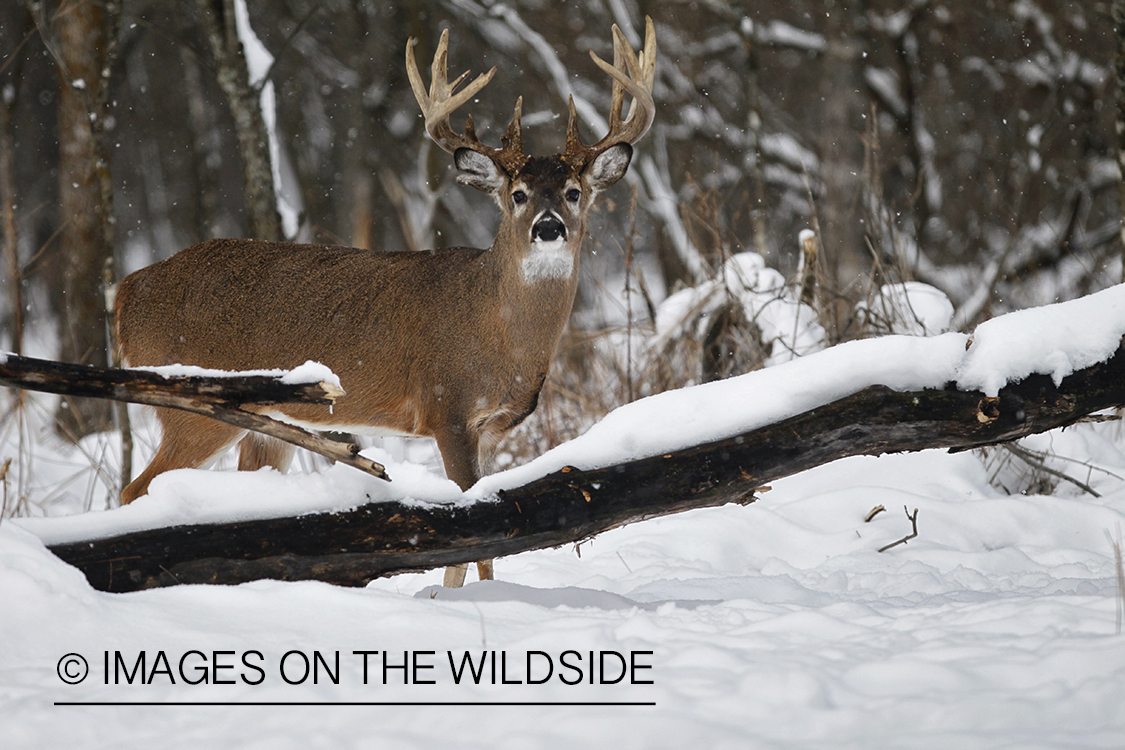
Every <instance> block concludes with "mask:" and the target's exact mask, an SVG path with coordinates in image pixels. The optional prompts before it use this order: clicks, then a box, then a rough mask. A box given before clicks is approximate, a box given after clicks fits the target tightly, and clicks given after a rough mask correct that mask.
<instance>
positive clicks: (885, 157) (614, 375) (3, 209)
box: [0, 0, 1122, 457]
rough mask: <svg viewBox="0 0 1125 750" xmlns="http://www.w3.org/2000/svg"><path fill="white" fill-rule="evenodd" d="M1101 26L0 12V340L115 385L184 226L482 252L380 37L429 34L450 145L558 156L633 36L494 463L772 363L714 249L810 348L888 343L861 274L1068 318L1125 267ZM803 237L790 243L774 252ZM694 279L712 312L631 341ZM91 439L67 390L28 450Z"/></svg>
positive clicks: (960, 315)
mask: <svg viewBox="0 0 1125 750" xmlns="http://www.w3.org/2000/svg"><path fill="white" fill-rule="evenodd" d="M1112 5H1113V4H1112V3H1109V2H1094V3H1089V2H1070V1H1068V0H1038V1H1036V0H1016V1H1015V2H1008V1H1003V0H973V1H971V2H970V1H969V0H912V1H911V2H883V1H880V0H869V1H867V2H812V1H811V0H810V1H804V0H797V1H796V2H793V1H791V0H785V1H784V2H781V1H776V0H759V1H758V2H754V3H744V2H729V1H726V0H709V1H700V2H686V1H685V2H679V1H663V2H644V1H635V0H577V1H574V2H564V3H558V2H547V1H546V0H512V1H511V2H504V3H501V2H493V1H491V0H480V1H478V0H440V1H431V2H422V1H418V0H415V1H409V0H408V1H404V2H396V3H394V4H388V3H383V2H375V1H374V0H319V1H311V0H198V2H193V1H191V0H181V1H179V2H172V1H169V0H58V1H57V2H54V1H52V2H46V1H41V0H34V1H33V0H17V1H15V2H5V3H0V199H2V202H0V237H2V239H3V243H4V245H3V248H4V267H3V268H4V274H3V276H4V278H3V280H2V283H0V288H2V289H3V290H4V291H3V295H4V297H3V303H2V304H0V349H6V350H12V351H21V350H30V351H29V353H35V354H38V355H42V356H49V357H53V358H58V359H62V360H65V361H69V362H80V363H90V364H101V365H104V364H109V363H112V356H111V352H112V343H111V341H110V337H109V333H110V332H109V326H108V325H107V317H106V298H107V295H106V292H107V290H112V285H113V283H114V281H115V280H116V279H118V278H121V277H123V276H124V275H125V274H127V273H129V272H131V271H133V270H136V269H137V268H140V267H142V266H145V265H147V264H149V263H152V262H154V261H157V260H160V259H162V258H165V257H167V256H169V255H171V254H172V253H174V252H176V251H177V250H179V249H181V248H183V247H187V246H189V245H191V244H194V243H196V242H199V241H202V240H204V239H207V238H210V237H224V236H254V237H259V238H263V239H283V238H288V239H295V240H297V241H301V242H322V243H330V244H342V245H351V246H357V247H368V248H379V249H388V250H403V251H413V250H420V249H425V248H429V247H435V246H453V245H472V246H478V247H486V246H488V245H489V244H490V243H491V238H492V236H493V232H494V229H495V226H496V223H497V214H496V211H495V209H494V207H492V206H491V204H490V203H489V201H488V199H487V198H486V197H485V196H483V195H479V194H476V193H475V192H474V191H471V190H468V189H465V188H462V187H460V186H458V185H456V184H455V183H454V182H453V180H452V175H451V172H452V169H451V164H450V162H451V160H450V159H449V157H448V155H446V154H445V153H444V152H442V151H441V150H440V149H438V148H436V147H434V146H433V145H432V144H431V143H430V142H429V141H428V139H427V138H426V136H425V132H424V129H423V127H422V119H421V117H420V115H419V112H418V109H417V105H416V104H415V101H414V98H413V95H412V93H411V92H410V87H409V84H408V81H407V79H406V75H405V67H404V62H403V50H404V47H405V44H406V40H407V39H408V38H409V37H415V38H417V39H418V40H419V41H418V47H417V54H418V56H419V59H420V60H428V59H429V58H430V56H431V55H432V52H433V48H434V46H435V44H436V41H437V38H438V35H439V34H440V31H441V30H442V29H443V28H446V27H449V28H451V29H452V43H451V51H450V67H451V70H452V71H453V72H454V73H457V72H460V71H461V70H465V69H469V68H471V69H472V70H474V71H477V72H480V71H483V70H487V69H488V68H490V67H491V66H493V65H495V66H497V67H498V72H497V77H496V80H495V81H494V82H493V84H492V85H490V86H489V87H487V88H486V89H485V90H484V91H483V92H482V93H481V95H480V97H479V98H478V100H477V101H475V102H474V103H473V104H472V105H471V107H468V108H466V109H467V110H471V112H472V114H473V116H474V119H475V121H476V125H477V129H478V132H480V133H481V136H482V139H483V140H485V141H486V142H497V141H498V137H499V134H500V133H501V132H502V131H503V128H504V127H505V126H506V123H507V121H508V118H509V117H510V113H511V111H512V106H513V104H514V99H515V97H516V96H517V95H522V96H523V97H524V107H523V111H524V116H523V124H524V126H525V139H526V142H527V144H528V147H529V151H530V152H532V153H540V154H543V153H551V152H555V151H559V150H561V148H562V145H563V144H562V136H563V132H564V130H565V114H566V97H567V96H568V95H570V94H573V95H574V96H575V98H576V100H577V101H578V103H579V111H580V117H581V119H582V126H583V128H584V132H585V133H586V134H587V136H588V137H589V136H593V137H595V138H596V137H598V136H600V135H601V133H600V132H597V130H598V126H599V125H600V122H599V118H604V117H605V113H606V112H607V111H608V101H609V93H610V87H609V82H608V79H606V77H605V76H604V74H602V73H601V72H600V71H598V70H597V68H596V67H595V66H594V65H593V64H592V63H591V61H590V59H589V57H588V55H587V50H590V49H592V50H594V51H595V52H597V53H598V54H599V55H601V56H602V57H608V56H609V54H610V51H611V50H610V44H611V41H610V40H611V37H610V33H609V28H610V26H611V24H614V23H617V24H618V25H619V26H620V27H621V28H622V29H623V30H624V31H625V34H626V36H627V38H629V39H630V40H631V41H632V42H633V44H634V46H635V47H636V46H638V43H639V37H638V32H639V30H640V29H641V28H642V23H643V19H644V17H645V16H646V15H648V16H651V17H652V19H653V21H654V23H655V25H656V32H657V38H658V40H659V45H660V55H659V62H658V67H657V77H656V86H655V101H656V104H657V116H656V122H655V124H654V127H653V130H652V131H651V132H650V134H649V135H648V136H647V138H646V139H645V141H644V142H643V143H641V144H639V147H638V153H637V156H636V158H635V160H634V163H633V166H632V168H631V170H630V176H629V180H628V181H627V184H623V186H620V187H617V188H615V189H614V190H613V191H612V192H611V193H610V194H609V195H608V196H607V199H606V200H605V201H604V203H603V204H602V206H601V207H600V209H599V210H598V212H597V213H596V215H595V216H594V217H593V219H592V222H591V224H592V228H591V238H590V240H589V242H588V247H587V253H586V254H585V256H584V259H583V266H582V285H581V289H580V292H579V300H578V304H577V305H576V309H575V312H574V316H573V318H572V321H571V326H570V331H569V332H568V334H567V337H566V340H565V341H564V347H563V350H562V352H561V354H560V358H559V360H560V361H559V364H558V366H557V367H556V368H555V370H554V372H553V374H552V378H551V381H550V383H549V384H548V387H547V389H546V392H545V398H544V402H543V404H544V405H543V407H542V408H541V409H540V413H538V414H537V419H536V420H533V421H532V424H531V425H529V426H528V428H527V429H525V430H524V431H523V432H522V433H521V434H520V435H517V440H519V441H522V443H520V444H519V445H514V446H509V447H508V450H507V455H509V457H511V456H512V455H514V456H516V457H520V456H528V455H534V454H536V453H539V452H542V450H544V449H546V448H547V447H550V446H551V445H554V444H556V443H557V442H559V441H560V440H562V439H565V438H567V437H570V436H573V435H574V434H576V433H577V432H579V431H580V430H581V429H583V428H584V427H585V426H588V425H589V424H590V423H591V422H592V421H593V420H595V419H597V418H598V417H600V416H601V415H602V414H604V413H605V412H606V411H608V410H609V409H611V408H613V407H614V406H617V405H619V404H620V403H622V402H624V401H628V400H631V399H633V398H635V397H637V396H639V395H645V394H648V393H652V392H655V391H658V390H662V389H664V388H668V387H675V386H679V385H684V384H687V383H691V382H698V381H700V380H708V379H714V378H717V377H725V376H727V375H731V374H737V373H740V372H744V371H746V370H749V369H753V368H755V367H760V366H762V365H763V364H769V363H772V362H773V361H777V360H778V355H779V351H778V347H784V346H786V344H785V342H784V341H781V340H780V339H778V338H776V337H774V338H773V339H771V338H770V337H769V336H768V335H763V325H762V324H761V321H758V320H756V319H755V312H754V310H753V309H751V306H748V305H746V304H742V303H739V301H738V300H737V299H736V298H737V297H738V294H737V293H734V294H731V293H730V289H729V286H730V285H729V283H728V280H727V278H726V277H725V276H724V275H723V274H721V273H719V270H720V269H722V268H724V267H727V268H729V267H731V266H730V259H731V258H732V257H734V256H737V254H739V253H744V252H747V251H749V252H754V253H757V254H758V255H760V256H761V258H762V259H764V263H765V266H768V267H769V268H772V269H776V270H777V271H778V272H780V274H781V276H782V277H783V278H784V279H787V280H790V281H791V282H792V288H791V289H788V288H786V289H782V288H781V287H778V288H777V289H776V290H775V294H776V295H778V296H779V298H780V297H781V296H784V295H790V296H791V297H793V301H794V302H796V301H797V300H799V301H800V303H801V304H803V305H805V306H807V308H808V309H811V310H812V311H813V312H814V313H815V317H816V324H817V326H818V328H817V330H818V331H819V333H818V337H819V338H818V341H817V344H816V345H817V346H823V345H829V344H832V343H837V342H839V341H843V340H847V339H852V338H858V337H863V336H869V335H876V334H880V333H885V332H888V331H891V330H898V327H896V324H895V321H894V320H892V318H893V317H894V315H893V314H888V315H881V314H879V313H878V310H879V309H880V308H879V306H878V305H877V304H875V302H873V299H874V298H878V297H879V296H880V295H881V290H883V288H884V285H885V284H888V283H899V282H910V281H920V282H925V283H926V284H928V285H930V286H932V287H934V288H936V289H937V290H940V291H941V292H942V293H944V295H945V296H946V297H948V299H949V300H950V301H951V303H952V308H953V311H952V316H951V317H950V318H949V320H948V322H947V324H946V325H945V326H944V327H947V328H953V329H959V330H971V329H972V327H973V326H974V325H975V324H976V323H978V322H980V321H981V320H984V319H986V318H988V317H991V316H993V315H995V314H998V313H1001V312H1004V311H1008V310H1012V309H1020V308H1024V307H1028V306H1033V305H1038V304H1044V303H1047V302H1053V301H1058V300H1063V299H1070V298H1073V297H1077V296H1081V295H1083V294H1087V293H1089V292H1091V291H1096V290H1098V289H1101V288H1105V287H1107V286H1110V285H1112V284H1115V283H1118V282H1119V281H1120V280H1121V277H1122V263H1121V253H1122V244H1121V231H1120V216H1121V209H1120V206H1121V199H1120V197H1119V195H1120V192H1119V183H1120V170H1119V167H1118V161H1117V160H1118V156H1117V154H1118V145H1117V138H1116V136H1115V131H1114V128H1115V119H1116V112H1117V104H1116V103H1117V99H1118V96H1117V89H1118V86H1117V80H1116V77H1115V74H1114V70H1115V56H1116V55H1117V49H1118V41H1117V37H1116V33H1115V28H1116V25H1115V21H1114V13H1113V10H1114V9H1113V7H1111V6H1112ZM250 29H252V31H250ZM599 113H600V114H599ZM804 229H812V230H813V231H814V232H815V233H816V240H817V241H818V242H819V244H817V242H815V241H814V242H813V243H812V244H810V245H807V246H806V247H804V248H802V244H801V243H800V242H799V241H798V236H799V233H800V232H801V231H802V230H804ZM736 267H738V264H736ZM708 284H711V285H712V287H709V288H711V289H712V291H713V290H714V288H715V286H716V285H717V286H718V287H720V288H723V287H725V288H726V291H727V293H728V296H729V297H730V298H731V303H730V304H725V305H724V304H718V305H716V304H713V299H711V300H710V301H708V302H707V304H706V305H701V306H700V305H697V307H699V308H700V309H696V310H694V311H690V310H689V311H687V312H684V311H683V310H682V309H680V310H679V311H678V312H680V313H683V314H682V315H681V316H680V318H681V319H680V320H677V321H673V322H672V323H668V321H667V320H664V321H663V322H662V321H661V320H660V318H661V317H662V316H661V309H662V307H661V305H662V302H663V301H664V300H666V298H668V297H670V296H671V295H672V294H673V293H675V292H676V291H678V290H683V289H687V288H696V289H699V288H702V287H704V286H705V285H708ZM721 291H722V289H720V296H721ZM714 296H715V295H714V294H711V295H710V297H711V298H713V297H714ZM694 299H695V300H696V301H697V302H698V301H699V300H700V299H702V298H701V297H699V296H697V297H695V298H694ZM857 304H858V308H857ZM703 308H705V309H703ZM665 313H667V310H666V309H665ZM693 315H694V316H695V317H692V316H693ZM664 317H665V318H667V315H666V314H665V315H664ZM794 320H797V321H800V320H801V317H800V315H797V316H796V317H795V318H794ZM645 342H648V343H647V344H646V343H645ZM646 346H647V347H648V351H649V353H650V355H651V356H648V357H647V358H646V357H644V356H642V355H641V354H638V353H637V352H640V351H642V350H645V347H646ZM788 346H789V347H790V351H789V354H793V355H795V354H799V353H801V352H800V351H797V349H798V348H799V347H798V345H797V337H796V336H794V337H792V339H791V341H790V343H789V344H788ZM634 347H635V349H634ZM622 351H625V352H626V353H625V354H624V355H622V353H621V352H622ZM4 408H5V415H6V417H7V415H10V414H11V413H12V410H13V409H16V408H18V404H17V401H16V399H14V398H13V399H12V400H11V401H10V402H9V403H8V404H6V405H5V406H4ZM114 419H115V412H114V411H113V410H112V409H111V408H110V407H109V406H107V405H105V404H104V403H99V402H88V403H84V402H80V401H75V402H73V403H68V402H66V401H65V400H64V401H63V403H62V404H61V405H60V407H59V408H58V411H57V412H56V413H55V423H54V428H55V429H56V431H57V432H59V433H60V434H62V435H64V436H67V437H69V438H71V439H79V438H81V437H83V436H84V435H87V434H90V433H92V432H97V431H101V430H106V429H109V428H110V427H112V425H113V420H114Z"/></svg>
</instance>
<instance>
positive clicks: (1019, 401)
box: [50, 346, 1125, 591]
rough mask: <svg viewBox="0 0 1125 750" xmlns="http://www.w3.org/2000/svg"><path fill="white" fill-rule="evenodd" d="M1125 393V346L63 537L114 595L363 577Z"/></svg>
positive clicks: (965, 444) (620, 521)
mask: <svg viewBox="0 0 1125 750" xmlns="http://www.w3.org/2000/svg"><path fill="white" fill-rule="evenodd" d="M1120 404H1125V346H1122V347H1121V348H1119V349H1118V351H1117V353H1116V354H1115V355H1114V356H1113V357H1112V358H1111V359H1109V360H1108V361H1106V362H1104V363H1101V364H1097V365H1094V366H1092V367H1088V368H1086V369H1084V370H1080V371H1078V372H1075V373H1073V374H1072V375H1070V376H1068V377H1066V378H1064V379H1063V381H1062V383H1061V384H1060V385H1059V386H1057V387H1056V386H1055V384H1054V382H1053V381H1052V379H1051V378H1050V377H1049V376H1046V375H1032V376H1030V377H1028V378H1026V379H1024V380H1023V381H1021V382H1020V383H1016V384H1012V385H1008V386H1006V387H1004V388H1002V389H1001V390H1000V393H999V396H998V397H996V398H988V397H986V396H985V395H984V394H982V393H980V392H975V391H959V390H956V389H955V388H953V387H952V386H949V387H946V388H945V389H942V390H936V389H934V390H923V391H916V392H906V393H902V392H896V391H892V390H890V389H889V388H885V387H882V386H874V387H871V388H867V389H865V390H862V391H860V392H858V393H855V394H853V395H851V396H848V397H846V398H843V399H840V400H839V401H836V402H834V403H831V404H828V405H826V406H822V407H819V408H817V409H813V410H811V411H808V412H805V413H804V414H800V415H798V416H795V417H792V418H790V419H786V420H783V421H781V422H778V423H775V424H772V425H768V426H766V427H762V428H759V429H756V430H752V431H750V432H747V433H744V434H742V435H736V436H734V437H730V438H726V439H723V440H718V441H715V442H713V443H708V444H705V445H699V446H695V447H692V448H688V449H685V450H681V451H676V452H674V453H669V454H666V455H658V456H653V457H651V458H644V459H640V460H636V461H631V462H628V463H624V464H619V465H616V466H608V467H605V468H600V469H592V470H585V471H580V470H578V469H573V468H564V469H562V470H561V471H559V472H556V473H554V474H551V475H548V476H546V477H543V478H542V479H538V480H536V481H534V482H531V483H529V484H527V485H524V486H521V487H516V488H513V489H510V490H505V491H502V492H500V493H499V495H498V497H496V498H495V499H494V501H492V502H478V503H475V504H473V505H468V506H457V507H452V506H433V505H431V506H419V505H417V504H412V505H404V504H401V503H398V502H373V503H367V504H365V505H360V506H359V507H357V508H355V509H354V510H348V511H340V512H337V513H318V514H311V515H305V516H301V517H299V518H278V519H271V520H260V521H244V522H236V523H215V524H200V525H195V526H178V527H172V528H164V529H153V530H150V531H141V532H136V533H132V534H125V535H123V536H119V537H115V538H110V539H98V540H91V541H83V542H75V543H70V544H60V545H55V546H52V547H51V548H50V549H51V551H52V552H54V553H55V554H56V555H58V556H59V557H60V558H62V559H63V560H65V561H66V562H68V563H70V564H72V565H75V566H76V567H78V568H79V569H81V570H82V571H83V573H84V574H85V575H86V577H87V579H88V580H89V581H90V583H91V585H93V586H94V587H95V588H98V589H101V590H105V591H134V590H138V589H144V588H152V587H156V586H170V585H175V584H179V583H220V584H230V583H240V582H244V581H251V580H256V579H260V578H273V579H280V580H307V579H315V580H321V581H327V582H330V583H336V584H344V585H353V586H361V585H364V584H366V583H367V582H368V581H370V580H372V579H374V578H377V577H379V576H385V575H390V574H393V573H398V572H404V571H409V570H423V569H429V568H435V567H441V566H446V565H453V564H458V563H464V562H470V561H473V560H482V559H488V558H493V557H500V556H503V555H511V554H515V553H517V552H524V551H527V550H532V549H540V548H544V547H556V546H559V545H563V544H570V543H576V542H581V541H583V540H585V539H589V538H590V537H592V536H594V535H596V534H600V533H602V532H604V531H608V530H609V529H613V528H616V527H619V526H623V525H625V524H628V523H634V522H636V521H641V520H644V519H647V518H654V517H656V516H662V515H668V514H671V513H679V512H682V511H685V510H690V509H693V508H705V507H713V506H719V505H724V504H727V503H739V504H748V503H751V502H753V501H754V499H755V497H754V492H755V490H758V489H759V488H762V486H763V485H765V484H768V483H769V482H771V481H773V480H775V479H779V478H781V477H784V476H788V475H790V474H795V473H797V472H800V471H804V470H806V469H810V468H813V467H815V466H819V465H821V464H825V463H828V462H830V461H834V460H836V459H838V458H844V457H847V456H856V455H881V454H883V453H895V452H902V451H917V450H922V449H925V448H951V449H954V450H965V449H968V448H974V447H979V446H982V445H991V444H996V443H1002V442H1007V441H1011V440H1015V439H1017V438H1020V437H1023V436H1025V435H1029V434H1033V433H1037V432H1043V431H1046V430H1050V429H1054V428H1056V427H1061V426H1064V425H1068V424H1073V423H1074V422H1076V421H1077V420H1079V419H1081V418H1082V417H1083V416H1084V415H1087V414H1090V413H1092V412H1095V411H1098V410H1101V409H1105V408H1109V407H1113V406H1116V405H1120Z"/></svg>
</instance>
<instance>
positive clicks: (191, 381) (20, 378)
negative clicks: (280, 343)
mask: <svg viewBox="0 0 1125 750" xmlns="http://www.w3.org/2000/svg"><path fill="white" fill-rule="evenodd" d="M0 385H6V386H11V387H14V388H23V389H27V390H34V391H43V392H45V393H60V394H67V395H70V396H83V397H92V398H103V399H111V400H114V401H125V402H129V403H134V404H144V405H146V406H163V407H167V408H170V409H181V410H183V411H190V412H193V413H195V414H202V415H204V416H207V417H211V418H212V419H217V420H219V421H220V422H226V423H227V424H232V425H234V426H236V427H241V428H243V429H247V430H254V431H256V432H261V433H263V434H266V435H269V436H271V437H275V438H277V439H278V440H284V441H285V442H288V443H292V444H294V445H298V446H300V447H302V448H305V449H307V450H310V451H312V452H314V453H319V454H320V455H322V456H326V457H327V458H329V459H331V460H333V461H339V462H341V463H345V464H348V465H349V466H354V467H355V468H357V469H359V470H361V471H365V472H367V473H368V474H373V475H374V476H377V477H381V478H383V479H386V478H387V475H386V472H385V471H384V468H383V466H382V465H380V464H378V463H376V462H375V461H372V460H371V459H369V458H365V457H363V456H361V455H359V446H357V445H355V444H349V443H341V442H339V441H337V440H329V439H327V438H323V437H320V436H319V435H315V434H313V433H311V432H308V431H307V430H303V429H300V428H299V427H295V426H293V425H289V424H285V423H284V422H279V421H277V420H276V419H270V418H269V417H265V416H262V415H260V414H254V413H252V412H250V411H247V410H246V409H244V408H243V407H245V406H250V405H258V406H263V405H269V404H280V403H287V402H294V401H299V402H305V403H314V404H325V405H330V404H332V403H333V401H334V400H335V399H336V398H338V397H339V396H341V395H343V393H344V391H343V389H342V388H341V387H340V381H339V379H338V378H337V377H336V375H335V374H334V373H333V372H332V371H331V370H329V369H328V368H327V367H325V366H323V365H321V364H318V363H316V362H307V363H305V364H304V365H302V366H301V367H298V368H295V369H293V370H287V371H284V370H272V371H256V372H242V373H222V372H218V371H214V370H203V369H201V368H198V367H184V366H182V365H173V366H171V367H156V368H132V369H125V370H122V369H112V368H102V367H89V366H86V365H73V364H68V363H65V362H54V361H51V360H46V359H35V358H33V357H21V356H17V355H15V354H8V353H5V352H0Z"/></svg>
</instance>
